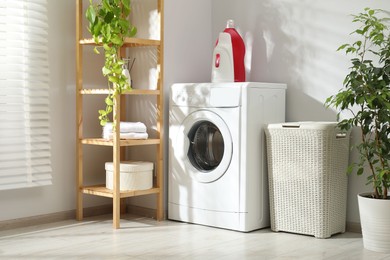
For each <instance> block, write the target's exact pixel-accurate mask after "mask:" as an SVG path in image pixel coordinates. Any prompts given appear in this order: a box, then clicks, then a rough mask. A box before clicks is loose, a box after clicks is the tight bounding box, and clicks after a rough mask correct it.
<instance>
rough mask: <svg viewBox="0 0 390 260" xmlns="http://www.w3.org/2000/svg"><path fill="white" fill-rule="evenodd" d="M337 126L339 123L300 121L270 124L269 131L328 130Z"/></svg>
mask: <svg viewBox="0 0 390 260" xmlns="http://www.w3.org/2000/svg"><path fill="white" fill-rule="evenodd" d="M336 126H337V122H325V121H324V122H322V121H299V122H286V123H278V124H269V125H268V129H282V128H297V129H318V130H326V129H329V128H335V127H336Z"/></svg>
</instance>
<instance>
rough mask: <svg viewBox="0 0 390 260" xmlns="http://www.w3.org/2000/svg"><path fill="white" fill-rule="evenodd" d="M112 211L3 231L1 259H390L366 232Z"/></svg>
mask: <svg viewBox="0 0 390 260" xmlns="http://www.w3.org/2000/svg"><path fill="white" fill-rule="evenodd" d="M121 226H122V228H121V229H120V230H113V229H112V222H111V219H110V216H103V217H99V218H89V219H87V220H85V221H82V222H77V221H75V220H68V221H63V222H57V223H51V224H45V225H40V226H34V227H28V228H22V229H14V230H8V231H0V259H201V260H206V259H234V260H236V259H237V260H240V259H370V260H371V259H389V260H390V254H380V253H375V252H371V251H368V250H365V249H363V244H362V239H361V235H360V234H357V233H344V234H340V235H335V236H333V237H332V238H329V239H316V238H314V237H310V236H303V235H296V234H288V233H275V232H272V231H270V230H269V229H263V230H259V231H255V232H250V233H240V232H235V231H229V230H223V229H217V228H211V227H205V226H200V225H193V224H185V223H179V222H172V221H162V222H157V221H155V220H152V219H147V218H141V217H136V216H126V217H125V218H124V219H122V220H121Z"/></svg>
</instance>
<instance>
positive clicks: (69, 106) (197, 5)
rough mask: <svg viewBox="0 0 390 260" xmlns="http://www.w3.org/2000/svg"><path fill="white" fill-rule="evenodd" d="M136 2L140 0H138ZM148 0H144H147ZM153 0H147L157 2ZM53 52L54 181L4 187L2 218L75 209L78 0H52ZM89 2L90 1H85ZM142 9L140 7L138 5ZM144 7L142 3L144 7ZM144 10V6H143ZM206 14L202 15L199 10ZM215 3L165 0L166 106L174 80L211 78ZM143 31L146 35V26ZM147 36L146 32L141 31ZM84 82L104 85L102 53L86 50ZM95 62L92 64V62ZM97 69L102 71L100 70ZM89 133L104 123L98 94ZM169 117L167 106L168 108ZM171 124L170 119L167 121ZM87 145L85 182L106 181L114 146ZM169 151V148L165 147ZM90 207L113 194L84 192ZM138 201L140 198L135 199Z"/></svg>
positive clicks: (88, 115)
mask: <svg viewBox="0 0 390 260" xmlns="http://www.w3.org/2000/svg"><path fill="white" fill-rule="evenodd" d="M134 1H136V0H134ZM142 1H145V0H142ZM152 1H154V0H148V3H149V2H152ZM47 2H48V11H49V25H50V28H49V38H48V39H49V48H50V50H49V55H50V64H51V67H50V81H51V89H50V103H51V104H50V110H51V114H50V116H51V130H52V140H53V141H52V163H53V165H52V166H53V185H51V186H47V187H39V188H31V189H20V190H13V191H0V221H3V220H11V219H17V218H24V217H30V216H37V215H42V214H49V213H55V212H62V211H68V210H72V209H75V205H76V199H75V191H76V188H75V169H76V166H75V142H76V138H75V131H76V126H75V46H76V44H75V2H76V1H70V0H55V1H54V0H48V1H47ZM84 2H85V4H86V3H88V1H84ZM137 8H138V7H137ZM139 8H141V7H139ZM140 11H142V10H140ZM199 14H201V16H200V15H199ZM210 25H211V3H210V1H209V0H201V1H191V0H180V1H177V0H165V84H164V86H165V91H164V92H165V102H166V105H165V108H166V109H168V97H169V89H168V87H169V86H170V85H171V84H172V83H174V82H183V81H193V82H201V81H206V80H209V77H210V73H209V72H210V67H211V60H210V59H209V57H210V56H211V51H212V44H211V26H210ZM139 29H140V30H141V32H140V33H142V34H143V32H142V28H141V27H139ZM141 36H144V35H141ZM84 54H85V61H84V62H85V64H88V66H85V67H84V83H85V84H87V85H88V86H87V87H99V84H105V83H104V82H105V81H104V79H103V78H102V77H101V75H100V73H99V71H100V67H101V65H102V60H101V57H98V56H96V55H94V54H93V52H92V48H88V47H86V48H85V49H84ZM92 64H93V65H92ZM96 71H97V72H98V73H96ZM84 102H85V103H84V109H85V111H86V112H85V113H84V118H85V122H84V130H85V133H86V136H98V135H100V133H101V128H100V127H99V123H98V120H97V110H98V109H99V108H101V107H102V104H103V103H102V102H103V101H102V100H101V99H99V97H97V98H96V97H91V96H88V97H85V98H84ZM165 115H166V118H168V117H167V110H166V111H165ZM165 123H166V124H165V127H166V129H168V128H167V127H168V121H166V122H165ZM167 134H168V131H166V132H165V135H166V136H167ZM84 147H85V148H84V149H85V152H84V153H85V155H86V156H85V160H86V161H85V173H86V176H85V181H86V182H89V183H91V182H93V183H102V182H104V174H105V172H104V162H105V161H106V160H108V159H107V158H111V149H110V148H109V147H108V148H105V147H96V146H93V147H92V146H84ZM166 151H167V150H166ZM84 199H85V206H87V207H88V206H95V205H101V204H109V203H111V200H110V199H106V198H99V197H94V196H84ZM151 201H153V199H151V198H144V199H142V198H141V202H138V204H140V205H141V206H144V207H145V206H146V207H148V206H150V207H154V204H153V203H151ZM134 203H136V204H137V200H135V201H134Z"/></svg>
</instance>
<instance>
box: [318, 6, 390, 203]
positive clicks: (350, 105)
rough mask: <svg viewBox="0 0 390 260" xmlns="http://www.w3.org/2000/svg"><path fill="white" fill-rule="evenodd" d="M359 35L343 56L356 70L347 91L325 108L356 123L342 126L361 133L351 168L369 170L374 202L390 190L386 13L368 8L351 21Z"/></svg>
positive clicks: (389, 40) (389, 65)
mask: <svg viewBox="0 0 390 260" xmlns="http://www.w3.org/2000/svg"><path fill="white" fill-rule="evenodd" d="M353 22H354V23H358V24H359V25H360V26H359V28H358V29H356V30H355V31H353V32H352V34H353V35H357V36H358V38H359V40H357V41H355V42H354V43H352V44H344V45H342V46H340V47H339V49H338V51H339V50H344V51H345V52H346V54H351V55H353V58H352V59H351V63H352V66H351V67H350V71H349V74H348V75H347V76H346V77H345V80H344V83H343V85H344V88H343V89H341V90H340V91H339V92H338V93H337V94H336V95H333V96H330V97H329V98H328V99H327V100H326V102H325V104H326V105H327V106H328V107H329V106H333V107H335V108H337V109H339V113H338V119H339V118H340V113H341V112H343V111H345V110H348V111H350V112H351V113H352V117H351V118H348V119H344V120H341V121H340V122H339V126H340V127H341V128H342V129H344V130H348V129H351V128H352V127H358V128H360V130H361V143H359V144H357V145H356V148H357V150H358V151H359V154H360V160H359V161H358V162H355V163H353V164H351V165H350V166H349V167H348V173H351V172H352V171H353V169H356V172H357V174H358V175H362V174H363V173H364V171H365V169H366V167H368V168H369V174H368V177H367V181H368V182H367V185H372V186H373V193H372V197H373V198H377V199H379V198H382V199H387V198H388V189H389V187H390V167H389V160H390V76H389V75H390V37H389V27H388V23H389V18H388V13H386V12H384V11H382V10H373V9H370V8H365V9H364V12H362V13H359V14H358V15H354V16H353Z"/></svg>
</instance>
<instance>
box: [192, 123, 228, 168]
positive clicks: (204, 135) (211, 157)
mask: <svg viewBox="0 0 390 260" xmlns="http://www.w3.org/2000/svg"><path fill="white" fill-rule="evenodd" d="M188 138H189V139H190V149H189V152H188V157H189V158H190V161H191V163H192V165H193V166H194V167H195V168H197V169H198V170H201V171H210V170H214V169H215V168H216V167H218V165H219V164H220V163H221V161H222V158H223V153H224V141H223V137H222V133H221V131H220V130H219V129H218V128H217V127H216V126H215V125H214V124H213V123H211V122H207V121H205V122H201V123H199V124H198V125H196V126H194V127H193V128H192V129H191V131H190V132H189V136H188Z"/></svg>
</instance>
